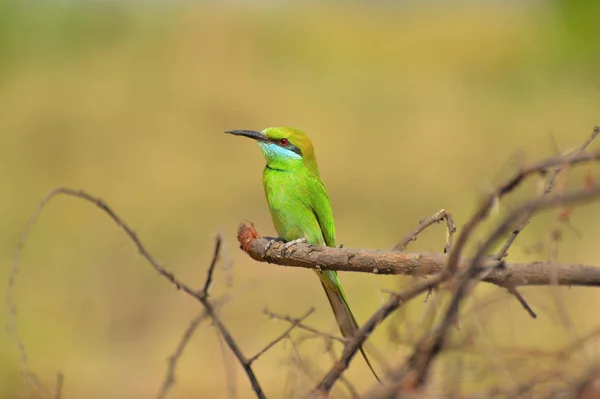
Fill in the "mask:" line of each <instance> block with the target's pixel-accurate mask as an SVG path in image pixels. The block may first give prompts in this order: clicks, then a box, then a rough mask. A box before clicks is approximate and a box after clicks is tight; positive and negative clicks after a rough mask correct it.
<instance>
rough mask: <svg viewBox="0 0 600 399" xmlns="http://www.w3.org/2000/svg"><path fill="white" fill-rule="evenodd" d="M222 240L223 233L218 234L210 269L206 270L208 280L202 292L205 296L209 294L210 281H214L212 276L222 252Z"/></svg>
mask: <svg viewBox="0 0 600 399" xmlns="http://www.w3.org/2000/svg"><path fill="white" fill-rule="evenodd" d="M222 241H223V238H222V237H221V234H218V235H217V241H216V243H215V250H214V252H213V257H212V260H211V262H210V266H209V267H208V270H207V271H206V281H205V282H204V288H203V289H202V294H203V295H204V296H208V289H209V287H210V283H211V282H212V276H213V273H214V271H215V265H216V264H217V261H218V260H219V254H220V252H221V243H222Z"/></svg>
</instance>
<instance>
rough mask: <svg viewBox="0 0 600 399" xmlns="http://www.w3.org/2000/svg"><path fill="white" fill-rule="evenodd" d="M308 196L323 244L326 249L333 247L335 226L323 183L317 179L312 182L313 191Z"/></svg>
mask: <svg viewBox="0 0 600 399" xmlns="http://www.w3.org/2000/svg"><path fill="white" fill-rule="evenodd" d="M310 196H311V198H310V205H311V208H312V211H313V212H314V214H315V216H316V217H317V221H318V222H319V226H320V227H321V232H322V233H323V238H324V239H325V244H326V245H327V246H328V247H335V224H334V222H333V212H332V211H331V203H330V202H329V195H327V190H326V189H325V186H324V185H323V183H322V182H321V181H320V180H319V179H317V178H314V180H313V189H312V190H310Z"/></svg>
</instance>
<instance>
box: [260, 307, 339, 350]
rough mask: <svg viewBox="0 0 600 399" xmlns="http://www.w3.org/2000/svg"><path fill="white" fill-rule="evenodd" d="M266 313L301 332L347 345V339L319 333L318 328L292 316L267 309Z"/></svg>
mask: <svg viewBox="0 0 600 399" xmlns="http://www.w3.org/2000/svg"><path fill="white" fill-rule="evenodd" d="M264 313H265V314H266V315H268V316H269V317H270V318H272V319H278V320H283V321H287V322H288V323H291V324H292V325H293V326H294V327H298V328H299V329H300V330H305V331H308V332H311V333H313V334H315V335H318V336H321V337H324V338H328V339H331V340H334V341H338V342H341V343H342V344H345V343H346V340H345V339H343V338H340V337H338V336H336V335H333V334H328V333H326V332H323V331H319V330H317V329H316V328H313V327H311V326H308V325H306V324H302V323H301V320H299V319H292V318H291V317H290V316H282V315H279V314H277V313H273V312H270V311H269V310H268V309H265V310H264Z"/></svg>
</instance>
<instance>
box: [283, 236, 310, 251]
mask: <svg viewBox="0 0 600 399" xmlns="http://www.w3.org/2000/svg"><path fill="white" fill-rule="evenodd" d="M307 242H308V240H307V239H306V238H304V237H302V238H298V239H296V240H292V241H288V242H286V243H285V244H284V245H283V247H281V255H285V251H287V250H288V249H289V248H290V247H293V246H294V245H296V244H305V243H307Z"/></svg>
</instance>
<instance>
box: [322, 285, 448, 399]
mask: <svg viewBox="0 0 600 399" xmlns="http://www.w3.org/2000/svg"><path fill="white" fill-rule="evenodd" d="M444 278H445V276H444V275H442V274H438V275H437V276H435V277H432V278H430V279H427V280H423V281H420V282H418V283H416V284H413V285H412V286H411V287H408V288H407V289H406V290H404V291H403V292H401V293H399V294H395V295H392V296H391V297H390V298H389V299H388V301H387V302H386V303H384V304H383V306H382V307H380V308H379V309H378V310H377V311H376V312H375V313H374V314H373V315H372V316H371V317H370V318H369V320H367V322H366V323H365V324H363V325H362V327H361V328H359V329H358V331H357V332H356V334H355V335H354V337H353V338H352V340H350V341H348V342H347V343H346V345H345V346H344V350H343V352H342V356H341V357H340V360H338V361H337V362H336V363H335V364H334V365H333V367H332V368H331V369H330V370H329V372H328V373H327V374H326V375H325V377H324V378H323V379H322V380H321V382H320V383H319V384H318V385H317V387H316V388H315V392H316V393H317V394H323V395H327V394H328V393H329V392H330V391H331V388H332V387H333V385H334V384H335V382H336V381H337V380H338V379H339V378H340V376H341V375H342V374H343V373H344V371H345V370H346V369H347V368H348V365H349V364H350V361H351V360H352V358H353V357H354V355H356V352H358V351H359V349H360V347H361V346H362V344H363V343H364V342H365V340H366V339H367V337H368V336H369V335H370V334H371V332H373V330H374V329H375V328H376V327H377V326H378V325H380V324H381V323H382V322H383V321H384V320H385V319H386V318H387V317H388V316H389V315H390V314H392V313H393V312H394V311H395V310H396V309H398V308H399V307H400V306H402V305H403V304H405V303H406V302H408V301H410V300H411V299H413V298H414V297H416V296H418V295H420V294H422V293H424V292H426V291H427V290H428V289H429V288H431V287H435V286H437V285H438V284H439V283H441V282H442V281H443V279H444Z"/></svg>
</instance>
